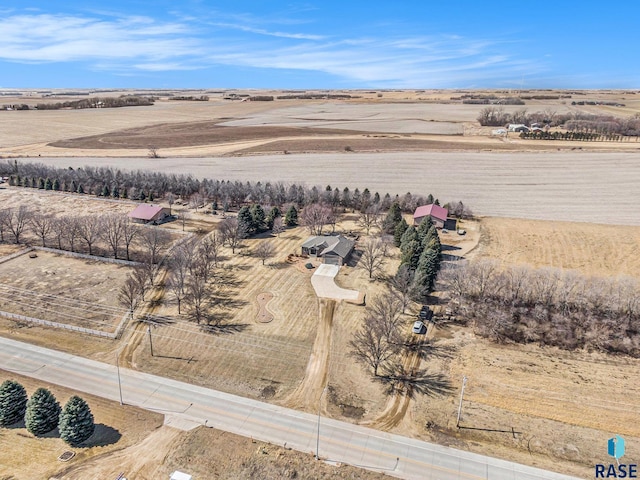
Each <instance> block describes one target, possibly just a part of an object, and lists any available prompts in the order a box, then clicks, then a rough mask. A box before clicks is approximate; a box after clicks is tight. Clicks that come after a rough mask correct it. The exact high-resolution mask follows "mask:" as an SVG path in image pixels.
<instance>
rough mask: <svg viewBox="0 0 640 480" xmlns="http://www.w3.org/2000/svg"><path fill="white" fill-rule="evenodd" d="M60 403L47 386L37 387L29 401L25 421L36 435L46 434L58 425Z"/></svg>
mask: <svg viewBox="0 0 640 480" xmlns="http://www.w3.org/2000/svg"><path fill="white" fill-rule="evenodd" d="M59 416H60V404H59V403H58V401H57V400H56V397H54V396H53V394H52V393H51V392H50V391H49V390H47V389H46V388H39V389H37V390H36V391H35V392H34V393H33V395H31V398H30V399H29V401H28V402H27V410H26V413H25V416H24V423H25V425H26V427H27V430H29V431H30V432H31V433H33V434H34V435H36V436H37V435H44V434H45V433H47V432H50V431H51V430H53V429H54V428H56V427H57V426H58V417H59Z"/></svg>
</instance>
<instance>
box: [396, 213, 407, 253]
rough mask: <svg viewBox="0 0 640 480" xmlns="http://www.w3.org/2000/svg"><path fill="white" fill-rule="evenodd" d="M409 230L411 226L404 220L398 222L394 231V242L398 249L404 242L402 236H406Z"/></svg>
mask: <svg viewBox="0 0 640 480" xmlns="http://www.w3.org/2000/svg"><path fill="white" fill-rule="evenodd" d="M408 228H409V224H408V223H407V221H406V220H405V219H404V218H403V219H401V220H400V221H399V222H398V225H396V228H395V230H394V231H393V241H394V243H395V244H396V247H399V246H400V244H401V242H402V236H403V235H404V232H406V231H407V229H408Z"/></svg>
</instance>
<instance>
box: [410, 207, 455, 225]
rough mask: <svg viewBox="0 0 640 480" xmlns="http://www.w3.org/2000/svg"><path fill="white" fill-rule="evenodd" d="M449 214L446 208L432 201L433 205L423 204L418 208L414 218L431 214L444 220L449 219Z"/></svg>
mask: <svg viewBox="0 0 640 480" xmlns="http://www.w3.org/2000/svg"><path fill="white" fill-rule="evenodd" d="M448 214H449V212H448V210H447V209H446V208H444V207H441V206H440V205H436V204H435V203H432V204H431V205H422V206H421V207H418V208H416V211H415V213H414V214H413V218H414V219H416V218H422V217H426V216H427V215H431V216H432V217H434V218H437V219H438V220H442V221H443V222H444V221H445V220H446V219H447V215H448Z"/></svg>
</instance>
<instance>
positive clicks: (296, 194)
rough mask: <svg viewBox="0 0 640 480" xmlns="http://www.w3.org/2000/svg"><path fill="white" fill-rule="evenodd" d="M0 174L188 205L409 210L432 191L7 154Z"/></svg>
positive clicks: (34, 184)
mask: <svg viewBox="0 0 640 480" xmlns="http://www.w3.org/2000/svg"><path fill="white" fill-rule="evenodd" d="M0 175H2V176H6V177H9V180H8V181H9V184H10V185H13V186H22V187H29V188H37V189H41V190H52V191H63V192H72V193H80V194H90V195H96V196H101V197H105V198H115V199H119V198H124V199H132V200H139V201H145V200H149V201H153V200H154V199H157V198H165V199H167V200H168V201H169V202H170V203H171V202H172V201H171V199H172V198H173V201H175V196H178V197H180V198H181V199H183V200H186V201H191V202H192V203H193V204H194V205H204V204H209V205H211V206H212V208H213V210H217V209H222V210H223V211H229V210H232V209H236V210H237V209H240V208H241V207H242V206H243V205H246V204H254V203H256V204H261V205H270V206H277V207H278V208H280V209H283V208H284V207H285V206H287V205H291V204H293V205H295V206H296V207H297V208H298V209H301V208H302V207H304V206H306V205H310V204H317V203H322V204H324V205H327V206H329V207H330V208H332V209H337V208H341V209H352V210H366V209H367V208H369V207H370V206H372V205H378V206H379V207H380V209H381V210H387V209H389V208H390V206H391V204H392V203H393V202H398V204H399V205H400V208H401V210H402V211H403V212H413V211H414V210H415V209H416V207H418V206H419V205H425V204H429V203H434V201H435V200H436V199H434V198H433V196H432V195H427V196H424V195H416V194H412V193H410V192H407V193H406V194H405V195H402V196H400V195H395V196H391V195H390V194H389V193H385V194H380V193H378V192H371V191H370V190H369V189H368V188H364V189H363V190H360V189H359V188H355V189H353V190H352V189H350V188H349V187H344V188H342V189H340V188H337V187H331V186H330V185H327V186H326V187H324V188H322V187H318V186H312V187H308V186H304V185H298V184H295V183H291V184H289V183H285V182H265V183H263V182H241V181H230V180H226V181H225V180H213V179H208V178H204V179H198V178H195V177H193V176H191V175H176V174H165V173H160V172H149V171H142V170H137V171H126V170H120V169H114V168H110V167H90V166H88V167H84V168H76V169H74V168H71V167H69V168H58V167H53V166H49V165H43V164H38V163H23V162H18V161H17V160H9V161H7V162H6V163H0Z"/></svg>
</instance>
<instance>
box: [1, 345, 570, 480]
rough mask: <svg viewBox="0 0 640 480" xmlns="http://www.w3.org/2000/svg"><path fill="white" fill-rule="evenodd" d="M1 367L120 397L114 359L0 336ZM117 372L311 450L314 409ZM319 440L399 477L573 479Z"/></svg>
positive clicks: (342, 455) (403, 446)
mask: <svg viewBox="0 0 640 480" xmlns="http://www.w3.org/2000/svg"><path fill="white" fill-rule="evenodd" d="M114 362H115V357H114ZM0 369H3V370H8V371H10V372H11V371H14V372H16V373H19V374H21V375H26V376H29V377H33V378H36V379H41V380H43V381H46V382H50V383H54V384H57V385H61V386H64V387H68V388H71V389H74V390H77V391H81V392H86V393H90V394H93V395H97V396H100V397H104V398H108V399H111V400H115V401H118V400H119V396H120V394H119V389H118V374H117V370H116V367H115V366H114V365H109V364H106V363H101V362H96V361H93V360H88V359H86V358H82V357H78V356H75V355H70V354H67V353H62V352H58V351H55V350H50V349H46V348H41V347H37V346H33V345H29V344H25V343H22V342H17V341H14V340H9V339H6V338H2V337H0ZM120 378H121V383H122V397H123V399H124V402H125V403H127V404H130V405H135V406H138V407H142V408H145V409H149V410H154V411H158V412H161V413H164V414H166V415H170V416H171V417H173V418H174V419H176V420H179V421H180V422H194V423H196V424H205V423H206V425H208V426H211V427H215V428H218V429H221V430H225V431H228V432H232V433H236V434H239V435H244V436H251V437H253V438H256V439H259V440H262V441H267V442H271V443H274V444H280V445H283V444H285V443H286V445H287V447H291V448H293V449H295V450H300V451H302V452H308V453H310V454H312V453H313V452H315V450H316V446H317V441H318V436H317V435H318V417H317V416H316V415H310V414H307V413H303V412H298V411H295V410H290V409H287V408H283V407H279V406H276V405H270V404H268V403H262V402H258V401H255V400H250V399H247V398H242V397H238V396H235V395H229V394H226V393H222V392H218V391H215V390H211V389H207V388H202V387H198V386H194V385H190V384H187V383H183V382H178V381H175V380H170V379H167V378H163V377H158V376H155V375H149V374H146V373H141V372H136V371H133V370H128V369H123V368H121V369H120ZM319 447H320V450H319V451H320V457H321V458H326V459H328V460H331V461H336V462H343V463H349V464H352V465H356V466H359V467H363V468H366V469H369V470H376V471H382V472H385V473H387V474H389V475H393V476H396V477H399V478H408V479H424V480H428V479H442V480H449V479H471V480H473V479H486V478H490V479H499V480H506V479H510V480H537V479H554V480H556V479H557V480H561V479H569V478H572V477H568V476H564V475H560V474H556V473H552V472H548V471H544V470H539V469H535V468H531V467H527V466H524V465H519V464H516V463H511V462H506V461H503V460H498V459H495V458H491V457H485V456H482V455H477V454H473V453H469V452H464V451H460V450H454V449H451V448H447V447H442V446H439V445H433V444H430V443H426V442H422V441H418V440H414V439H411V438H405V437H401V436H398V435H392V434H389V433H385V432H379V431H376V430H372V429H368V428H364V427H360V426H357V425H352V424H349V423H345V422H339V421H336V420H332V419H328V418H322V419H321V420H320V437H319Z"/></svg>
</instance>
